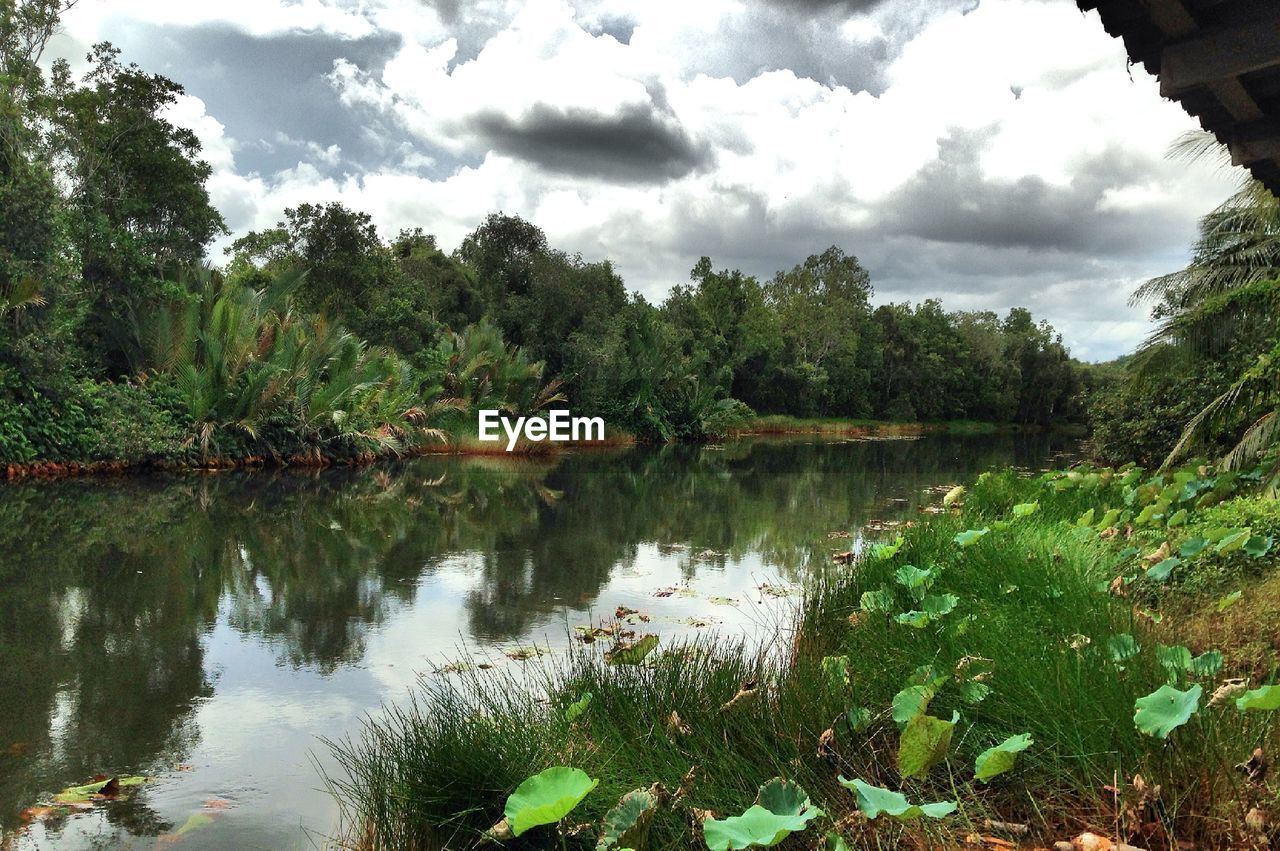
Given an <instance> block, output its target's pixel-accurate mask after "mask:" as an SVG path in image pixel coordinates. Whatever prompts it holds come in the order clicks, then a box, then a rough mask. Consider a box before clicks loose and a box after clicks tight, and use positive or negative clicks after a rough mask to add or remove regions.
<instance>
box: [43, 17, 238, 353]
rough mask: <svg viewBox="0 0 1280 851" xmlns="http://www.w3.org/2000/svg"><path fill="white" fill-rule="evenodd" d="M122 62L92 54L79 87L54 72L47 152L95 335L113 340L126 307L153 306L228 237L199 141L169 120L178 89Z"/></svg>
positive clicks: (115, 53)
mask: <svg viewBox="0 0 1280 851" xmlns="http://www.w3.org/2000/svg"><path fill="white" fill-rule="evenodd" d="M119 55H120V52H119V50H117V49H116V48H114V47H112V46H111V45H109V44H106V43H103V44H98V45H95V46H94V48H93V50H92V52H91V53H90V54H89V57H88V59H89V63H90V69H89V71H88V72H87V74H86V75H85V76H84V78H83V80H81V81H77V80H75V79H73V77H72V74H71V69H70V66H69V65H68V64H67V63H66V62H65V61H58V62H55V63H54V66H53V75H52V88H51V91H50V97H51V98H52V99H53V104H54V105H53V110H52V115H51V128H52V132H51V134H50V144H51V147H52V150H53V152H54V162H55V164H56V165H57V167H58V171H59V172H60V173H61V174H62V175H63V176H64V177H65V179H66V181H67V184H68V190H67V202H68V207H69V216H68V221H69V224H70V230H71V235H72V239H73V240H74V242H75V245H76V248H77V249H78V251H79V254H80V262H81V270H82V277H83V281H84V285H85V287H86V288H87V289H88V291H89V293H90V294H91V297H92V299H93V301H94V305H95V307H94V310H95V317H94V321H95V325H96V326H97V327H99V328H102V329H104V332H105V333H106V334H107V335H109V334H110V329H111V328H112V327H113V326H117V327H118V325H119V323H120V320H121V319H122V318H123V314H124V310H125V304H126V303H127V302H129V301H133V302H135V303H141V304H145V303H146V302H147V301H149V300H151V299H154V298H157V297H158V296H159V294H160V291H161V288H162V283H163V281H164V280H165V275H164V272H165V270H168V271H169V272H174V271H176V270H177V269H179V268H183V267H185V266H189V265H192V264H198V263H199V262H201V261H202V259H203V257H204V252H205V248H206V247H207V246H208V245H209V243H210V242H211V241H212V240H213V238H214V237H215V236H217V235H218V234H221V233H225V232H226V225H225V223H224V222H223V220H222V216H221V215H220V214H219V213H218V211H217V210H215V209H214V208H213V206H212V204H211V203H210V200H209V193H208V190H207V189H206V186H205V184H206V182H207V181H208V179H209V176H210V174H211V173H212V172H211V169H210V167H209V165H208V163H206V162H204V161H203V160H201V159H199V156H200V142H199V140H198V139H197V138H196V136H195V134H194V133H192V132H191V131H190V130H187V129H185V128H180V127H176V126H174V125H173V124H171V123H170V122H169V121H168V120H166V119H165V118H164V117H163V114H164V111H165V110H166V109H167V108H168V107H169V106H171V105H172V104H174V103H175V102H176V101H177V99H178V98H179V97H180V96H181V95H182V94H183V88H182V86H180V85H178V84H177V83H175V82H173V81H172V80H169V79H168V78H166V77H162V76H160V75H157V74H147V73H145V72H143V71H142V70H141V69H139V68H138V66H136V65H123V64H121V63H120V60H119ZM104 344H105V345H106V346H107V347H108V348H110V347H111V343H110V341H109V340H106V341H104ZM109 353H110V352H108V354H109Z"/></svg>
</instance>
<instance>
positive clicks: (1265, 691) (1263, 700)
mask: <svg viewBox="0 0 1280 851" xmlns="http://www.w3.org/2000/svg"><path fill="white" fill-rule="evenodd" d="M1236 708H1237V709H1239V710H1241V711H1242V712H1243V711H1244V710H1246V709H1280V685H1272V686H1262V687H1261V688H1256V689H1254V690H1253V691H1247V692H1245V693H1244V694H1242V695H1241V696H1240V697H1237V698H1236Z"/></svg>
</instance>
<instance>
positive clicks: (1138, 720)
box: [1133, 685, 1203, 739]
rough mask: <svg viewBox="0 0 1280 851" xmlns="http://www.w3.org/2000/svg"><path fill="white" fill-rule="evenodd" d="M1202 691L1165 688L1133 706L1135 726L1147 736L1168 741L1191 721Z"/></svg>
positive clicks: (1193, 688) (1196, 687) (1161, 687)
mask: <svg viewBox="0 0 1280 851" xmlns="http://www.w3.org/2000/svg"><path fill="white" fill-rule="evenodd" d="M1202 693H1203V689H1201V688H1200V686H1198V685H1195V686H1192V687H1191V688H1189V689H1187V690H1186V691H1179V690H1178V689H1176V688H1174V687H1173V686H1170V685H1163V686H1160V688H1158V689H1156V690H1155V691H1153V692H1152V693H1151V694H1149V695H1147V696H1146V697H1140V698H1138V699H1137V701H1135V702H1134V705H1133V708H1134V714H1133V723H1134V724H1135V725H1136V726H1137V728H1138V730H1139V731H1141V732H1143V733H1145V734H1147V735H1148V736H1155V737H1157V738H1160V739H1167V738H1168V737H1169V734H1170V733H1172V732H1173V731H1174V730H1176V729H1177V728H1178V727H1181V726H1182V725H1183V724H1185V723H1187V721H1188V720H1190V718H1191V716H1192V715H1194V714H1195V713H1196V710H1197V709H1198V708H1199V705H1200V695H1201V694H1202Z"/></svg>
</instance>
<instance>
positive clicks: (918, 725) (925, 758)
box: [898, 714, 956, 777]
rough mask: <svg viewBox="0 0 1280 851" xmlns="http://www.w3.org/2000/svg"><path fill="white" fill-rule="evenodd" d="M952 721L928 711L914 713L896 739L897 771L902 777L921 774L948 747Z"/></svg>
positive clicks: (939, 757) (936, 760) (927, 769)
mask: <svg viewBox="0 0 1280 851" xmlns="http://www.w3.org/2000/svg"><path fill="white" fill-rule="evenodd" d="M955 728H956V722H955V719H954V718H953V719H952V720H951V721H944V720H943V719H941V718H934V717H933V716H931V715H924V714H920V715H916V716H915V717H914V718H912V719H911V720H910V721H908V722H907V726H906V729H904V730H903V731H902V737H901V739H900V740H899V742H898V773H899V774H901V775H902V776H903V777H924V776H925V775H926V774H927V773H928V772H929V769H930V768H933V767H934V766H935V765H937V764H938V763H939V762H941V761H942V760H943V759H944V758H945V757H946V755H947V751H948V750H950V749H951V735H952V733H953V732H954V731H955Z"/></svg>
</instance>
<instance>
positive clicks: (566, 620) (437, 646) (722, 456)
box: [0, 435, 1076, 849]
mask: <svg viewBox="0 0 1280 851" xmlns="http://www.w3.org/2000/svg"><path fill="white" fill-rule="evenodd" d="M1075 448H1076V447H1075V444H1074V442H1073V441H1070V440H1068V439H1066V438H1061V437H1055V436H1050V435H988V436H978V437H955V436H946V435H931V436H927V437H924V438H921V439H918V440H901V439H898V440H850V439H841V438H819V437H812V438H798V439H797V438H788V439H769V440H744V441H739V442H733V443H729V444H726V445H724V446H715V447H688V446H671V447H664V448H658V449H650V448H636V449H625V450H616V451H615V450H611V451H580V452H566V453H564V454H562V455H561V456H559V457H558V458H556V459H553V460H545V461H530V460H509V459H505V458H498V459H488V458H455V457H429V458H421V459H417V460H413V461H406V462H403V463H399V464H393V465H383V466H377V467H370V468H364V469H358V470H350V469H343V470H329V471H323V472H315V471H306V472H294V471H277V472H243V473H241V472H226V473H217V474H183V475H159V474H156V475H143V476H136V477H131V478H101V479H81V480H64V481H55V482H30V483H13V484H0V830H2V831H3V832H4V834H5V837H4V838H0V848H5V849H8V848H97V847H102V848H117V847H133V848H154V847H169V846H170V845H174V844H176V845H178V846H179V847H182V848H192V849H200V848H227V847H237V848H282V849H287V848H311V847H317V846H322V845H323V844H324V843H325V841H326V838H327V837H328V836H330V835H332V834H333V832H334V830H335V827H336V821H337V812H336V807H335V804H334V803H333V800H332V799H331V797H330V796H329V794H328V793H327V792H326V791H325V790H324V788H323V782H322V771H323V770H324V769H326V768H328V769H332V766H333V761H332V759H331V758H330V756H329V754H328V751H327V749H326V748H325V747H324V746H323V745H322V744H321V742H320V737H329V738H340V737H342V736H343V735H345V734H347V733H353V732H356V731H357V730H358V729H359V726H360V723H361V719H362V718H364V717H366V716H367V715H368V714H369V713H376V712H378V711H379V707H380V706H381V705H382V704H383V703H384V702H386V701H398V700H403V699H405V697H406V696H407V695H408V694H409V692H410V690H411V689H412V688H413V686H414V684H415V681H416V679H417V677H418V676H420V675H422V676H454V674H451V673H449V672H448V669H447V663H448V662H449V661H450V660H455V659H458V658H460V657H461V656H462V655H463V654H464V653H466V654H468V655H469V657H470V658H472V659H473V661H474V662H476V663H482V664H489V665H493V666H495V667H497V666H520V665H529V664H537V663H536V662H529V661H521V660H520V659H521V658H523V657H527V656H529V655H530V654H531V653H534V652H553V653H554V652H557V648H563V647H565V646H566V645H567V643H568V642H570V641H572V640H574V639H573V638H572V637H571V636H572V635H573V634H575V629H574V628H575V627H578V626H588V625H591V624H598V623H600V622H601V621H602V620H609V621H612V620H613V619H614V617H615V614H623V615H627V612H625V611H624V612H621V613H619V612H617V609H618V607H624V609H626V610H635V611H636V612H638V614H631V615H628V617H629V619H630V621H632V622H633V623H635V626H636V628H638V629H640V630H642V631H644V632H654V633H658V634H659V635H661V636H663V641H664V642H666V641H670V640H675V639H678V638H679V637H680V636H687V635H691V634H704V633H708V632H713V631H719V632H721V633H723V634H726V635H732V636H741V635H743V634H746V635H751V634H754V633H758V632H759V631H760V630H761V629H762V626H763V625H767V624H770V623H776V622H778V620H779V619H780V618H782V617H785V615H786V612H788V611H789V610H790V607H791V606H793V605H794V602H795V600H796V599H797V598H796V596H795V594H796V592H797V590H798V587H799V585H800V583H802V582H803V580H804V577H805V576H806V574H807V573H809V572H810V571H812V570H815V569H839V568H831V567H830V562H831V555H832V553H833V552H834V551H837V550H842V549H850V548H856V547H857V546H858V545H859V544H860V541H861V535H862V530H864V529H866V528H867V527H868V524H871V525H872V527H873V528H879V527H881V525H882V524H884V523H893V522H894V521H900V520H902V519H904V518H910V517H912V516H915V515H916V514H917V511H918V506H920V505H922V504H925V503H927V502H929V501H930V500H932V501H933V502H937V500H938V497H937V496H936V495H929V494H926V493H924V491H925V489H926V488H928V487H931V486H937V485H940V484H947V483H954V482H964V481H968V480H970V479H972V478H973V477H974V476H975V475H976V474H977V473H978V472H980V471H982V470H986V469H990V468H993V467H999V466H1007V465H1011V464H1012V465H1015V466H1019V467H1024V468H1027V469H1031V470H1038V469H1041V468H1043V467H1046V466H1049V465H1053V464H1057V463H1059V462H1060V461H1061V460H1062V457H1063V456H1064V455H1070V454H1071V453H1073V452H1074V451H1075ZM832 533H838V534H837V535H835V536H833V535H832ZM843 533H848V535H849V537H847V538H846V537H844V534H843ZM642 616H643V617H642ZM646 618H647V620H645V619H646ZM535 648H536V649H535ZM512 657H516V658H512ZM442 669H443V670H442ZM98 775H111V776H115V775H147V776H150V777H154V778H155V780H154V782H150V783H147V784H145V785H144V786H142V787H140V789H139V790H138V791H137V792H136V793H135V794H133V795H132V796H130V797H128V798H127V799H121V800H118V801H113V802H110V803H106V804H98V805H96V806H94V807H93V808H92V809H90V810H88V811H85V812H77V813H74V814H72V815H70V816H66V815H58V814H53V815H47V816H45V817H44V818H40V819H36V820H35V821H34V822H32V823H31V824H28V825H26V826H24V811H27V809H28V808H30V807H32V806H34V805H36V804H37V803H39V802H41V801H47V800H48V799H49V798H50V797H51V796H52V795H53V794H54V793H56V792H58V791H59V790H61V789H63V788H64V787H68V786H73V785H77V784H83V783H86V782H88V781H89V780H90V779H92V778H93V777H95V776H98ZM31 815H32V813H31V812H30V811H27V812H26V813H25V816H26V817H30V816H31ZM6 840H7V841H6Z"/></svg>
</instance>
